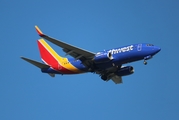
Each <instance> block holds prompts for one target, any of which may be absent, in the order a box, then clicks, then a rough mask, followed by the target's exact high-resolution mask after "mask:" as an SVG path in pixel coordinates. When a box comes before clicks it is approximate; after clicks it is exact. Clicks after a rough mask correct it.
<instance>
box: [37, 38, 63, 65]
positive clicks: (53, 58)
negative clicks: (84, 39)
mask: <svg viewBox="0 0 179 120" xmlns="http://www.w3.org/2000/svg"><path fill="white" fill-rule="evenodd" d="M37 42H38V47H39V51H40V55H41V59H42V61H43V62H44V63H45V64H47V65H49V66H52V67H53V66H56V65H58V62H59V61H61V59H62V57H60V56H59V55H58V54H57V53H56V52H55V51H54V50H53V49H52V48H51V47H50V46H49V45H48V44H47V43H46V42H45V40H43V39H39V40H38V41H37Z"/></svg>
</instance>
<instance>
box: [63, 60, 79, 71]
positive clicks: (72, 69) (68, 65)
mask: <svg viewBox="0 0 179 120" xmlns="http://www.w3.org/2000/svg"><path fill="white" fill-rule="evenodd" d="M64 63H67V64H64V66H65V67H66V68H69V70H71V71H73V72H76V73H82V71H81V70H79V69H78V68H76V67H74V66H73V65H72V64H71V63H70V62H69V61H68V59H67V58H64Z"/></svg>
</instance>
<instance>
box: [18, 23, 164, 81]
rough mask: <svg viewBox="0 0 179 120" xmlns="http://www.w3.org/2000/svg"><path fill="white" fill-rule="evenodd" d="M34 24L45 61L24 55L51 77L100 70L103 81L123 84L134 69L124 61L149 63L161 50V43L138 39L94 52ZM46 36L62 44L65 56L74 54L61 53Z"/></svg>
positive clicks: (57, 43) (41, 54) (55, 42)
mask: <svg viewBox="0 0 179 120" xmlns="http://www.w3.org/2000/svg"><path fill="white" fill-rule="evenodd" d="M35 28H36V31H37V33H38V35H39V36H40V37H41V38H40V39H39V40H37V44H38V48H39V51H40V56H41V60H42V62H38V61H35V60H32V59H29V58H25V57H21V58H22V59H23V60H25V61H27V62H29V63H31V64H33V65H35V66H36V67H38V68H40V69H41V72H42V73H47V74H49V75H50V76H51V77H55V75H56V74H61V75H69V74H80V73H87V72H91V73H95V74H98V75H99V76H100V77H101V79H102V80H104V81H109V80H110V79H111V80H112V81H113V82H114V83H116V84H120V83H122V82H123V81H122V77H123V76H127V75H131V74H133V73H134V68H133V67H132V66H123V64H127V63H130V62H135V61H139V60H143V63H144V65H146V64H147V60H149V59H151V58H152V57H153V56H154V55H155V54H157V53H158V52H159V51H160V50H161V48H160V47H157V46H154V45H153V44H148V43H139V44H130V45H126V46H122V47H117V48H112V49H109V50H103V51H99V52H97V53H94V52H90V51H87V50H84V49H81V48H79V47H76V46H73V45H70V44H68V43H65V42H62V41H60V40H57V39H55V38H52V37H50V36H48V35H46V34H44V33H43V32H42V31H41V30H40V29H39V28H38V26H35ZM44 39H45V40H47V41H49V42H51V43H53V44H55V45H57V46H59V47H61V48H62V49H63V51H64V52H65V53H66V55H65V56H67V55H70V56H72V57H71V58H66V57H62V56H60V55H58V54H57V53H56V52H55V51H54V50H53V49H52V48H51V47H50V46H49V45H48V44H47V42H46V41H45V40H44Z"/></svg>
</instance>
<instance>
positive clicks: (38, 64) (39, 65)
mask: <svg viewBox="0 0 179 120" xmlns="http://www.w3.org/2000/svg"><path fill="white" fill-rule="evenodd" d="M21 58H22V59H23V60H25V61H27V62H29V63H31V64H33V65H35V66H36V67H38V68H41V69H42V68H49V67H50V66H48V65H45V64H43V63H40V62H37V61H35V60H31V59H28V58H25V57H21Z"/></svg>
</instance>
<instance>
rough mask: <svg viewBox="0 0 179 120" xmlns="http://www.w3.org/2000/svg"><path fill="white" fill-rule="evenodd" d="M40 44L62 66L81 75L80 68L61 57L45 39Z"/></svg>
mask: <svg viewBox="0 0 179 120" xmlns="http://www.w3.org/2000/svg"><path fill="white" fill-rule="evenodd" d="M39 42H40V43H41V44H42V45H43V46H44V47H45V48H46V49H47V50H48V51H49V52H50V53H51V54H52V55H53V56H54V57H55V59H56V60H57V61H58V63H59V64H60V65H62V66H63V67H64V68H66V69H68V70H70V71H73V72H76V73H81V72H82V71H81V70H79V69H78V68H76V67H74V66H73V65H72V64H71V63H70V62H69V61H68V59H67V58H63V57H60V56H59V55H58V54H57V53H56V52H55V51H54V50H53V49H52V48H51V47H50V46H49V45H48V44H47V43H46V42H45V41H44V40H43V39H40V40H39Z"/></svg>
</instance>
